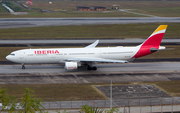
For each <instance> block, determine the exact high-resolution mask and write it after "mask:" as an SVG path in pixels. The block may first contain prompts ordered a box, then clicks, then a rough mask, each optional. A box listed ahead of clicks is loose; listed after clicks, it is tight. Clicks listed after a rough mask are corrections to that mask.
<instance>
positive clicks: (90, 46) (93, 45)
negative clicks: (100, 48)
mask: <svg viewBox="0 0 180 113" xmlns="http://www.w3.org/2000/svg"><path fill="white" fill-rule="evenodd" d="M98 43H99V40H96V41H95V42H94V43H92V44H90V45H88V46H86V47H85V48H95V47H96V46H97V44H98Z"/></svg>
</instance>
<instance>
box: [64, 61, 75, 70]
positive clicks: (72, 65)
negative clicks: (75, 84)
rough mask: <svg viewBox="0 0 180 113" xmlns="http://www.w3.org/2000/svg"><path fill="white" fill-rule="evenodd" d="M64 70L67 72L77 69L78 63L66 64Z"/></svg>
mask: <svg viewBox="0 0 180 113" xmlns="http://www.w3.org/2000/svg"><path fill="white" fill-rule="evenodd" d="M64 68H65V70H72V69H77V68H78V63H77V62H65V66H64Z"/></svg>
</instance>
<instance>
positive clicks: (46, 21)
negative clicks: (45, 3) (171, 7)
mask: <svg viewBox="0 0 180 113" xmlns="http://www.w3.org/2000/svg"><path fill="white" fill-rule="evenodd" d="M160 22H161V23H163V22H166V23H167V22H168V23H175V22H180V18H179V17H128V18H127V17H122V18H2V19H0V29H4V28H25V27H42V26H67V25H98V24H99V25H100V24H128V23H160Z"/></svg>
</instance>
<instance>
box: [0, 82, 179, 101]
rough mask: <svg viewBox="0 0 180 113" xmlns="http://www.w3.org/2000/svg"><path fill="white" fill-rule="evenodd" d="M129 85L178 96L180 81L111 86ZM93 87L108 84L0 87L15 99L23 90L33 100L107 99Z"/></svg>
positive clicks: (11, 85) (125, 83)
mask: <svg viewBox="0 0 180 113" xmlns="http://www.w3.org/2000/svg"><path fill="white" fill-rule="evenodd" d="M129 84H131V85H132V84H152V85H155V86H156V87H158V88H160V89H161V90H163V91H164V92H166V93H168V94H169V95H171V96H180V88H179V87H180V81H158V82H124V83H113V85H129ZM95 85H102V86H107V85H109V83H97V84H9V85H7V84H5V85H0V87H2V88H4V89H6V90H7V92H8V93H9V94H11V95H14V96H16V97H17V98H20V97H22V95H23V94H24V90H25V88H30V89H31V90H34V93H33V94H34V95H35V98H41V99H43V100H46V101H47V100H48V99H51V100H60V99H61V100H71V99H72V98H73V100H93V99H96V100H97V99H107V97H105V96H104V94H102V93H101V92H99V90H97V89H95V87H94V86H95Z"/></svg>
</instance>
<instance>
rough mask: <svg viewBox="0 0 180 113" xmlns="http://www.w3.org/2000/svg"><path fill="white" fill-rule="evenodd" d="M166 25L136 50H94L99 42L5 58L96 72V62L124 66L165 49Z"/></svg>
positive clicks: (27, 50)
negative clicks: (163, 44) (57, 64)
mask: <svg viewBox="0 0 180 113" xmlns="http://www.w3.org/2000/svg"><path fill="white" fill-rule="evenodd" d="M166 29H167V25H160V26H159V27H158V28H157V29H156V30H155V31H154V32H153V33H152V34H151V35H150V36H149V37H148V38H147V39H146V40H145V41H144V42H143V43H142V44H140V45H138V46H135V47H123V46H121V47H119V46H117V47H96V46H97V44H98V43H99V40H97V41H95V42H94V43H92V44H90V45H88V46H86V47H84V48H49V49H22V50H17V51H14V52H12V53H11V54H10V55H8V56H6V59H7V60H9V61H12V62H16V63H21V64H22V69H25V65H24V64H37V63H64V64H65V66H64V68H65V70H73V69H78V68H79V67H87V70H97V67H96V66H93V65H94V64H95V63H100V62H104V63H127V62H128V61H131V60H133V59H135V58H139V57H142V56H146V55H149V54H151V53H154V52H156V51H159V50H164V49H166V47H164V46H160V43H161V40H162V38H163V36H164V34H165V31H166Z"/></svg>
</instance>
